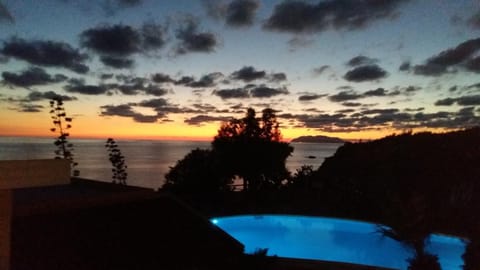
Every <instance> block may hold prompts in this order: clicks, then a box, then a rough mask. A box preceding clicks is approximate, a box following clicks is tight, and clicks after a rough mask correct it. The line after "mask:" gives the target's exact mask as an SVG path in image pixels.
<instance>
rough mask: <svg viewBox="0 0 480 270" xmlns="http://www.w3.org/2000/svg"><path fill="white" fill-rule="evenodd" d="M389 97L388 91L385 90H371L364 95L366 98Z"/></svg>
mask: <svg viewBox="0 0 480 270" xmlns="http://www.w3.org/2000/svg"><path fill="white" fill-rule="evenodd" d="M386 95H387V90H385V89H383V88H377V89H375V90H369V91H366V92H365V93H363V96H365V97H384V96H386Z"/></svg>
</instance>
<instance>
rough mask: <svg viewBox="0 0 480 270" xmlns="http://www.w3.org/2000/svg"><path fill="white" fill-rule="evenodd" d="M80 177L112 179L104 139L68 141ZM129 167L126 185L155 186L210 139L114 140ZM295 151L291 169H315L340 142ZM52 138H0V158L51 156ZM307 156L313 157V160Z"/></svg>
mask: <svg viewBox="0 0 480 270" xmlns="http://www.w3.org/2000/svg"><path fill="white" fill-rule="evenodd" d="M71 141H72V142H73V143H74V146H75V147H74V148H75V149H74V155H75V157H74V158H75V161H76V162H78V167H77V169H79V170H80V176H81V177H85V178H91V179H97V180H102V181H111V177H112V173H111V164H110V161H109V160H108V154H107V151H106V149H105V141H106V140H71ZM116 142H117V144H118V145H119V147H120V150H121V151H122V154H123V155H124V156H125V160H126V164H127V166H128V168H127V172H128V179H127V183H128V184H129V185H134V186H141V187H150V188H158V187H161V186H162V185H163V183H164V179H165V174H166V173H167V172H168V171H169V169H170V167H171V166H174V165H175V164H176V162H177V161H178V160H180V159H182V158H183V157H184V156H185V155H186V154H188V153H189V152H190V151H191V150H193V149H195V148H202V149H208V148H210V142H198V141H147V140H128V141H127V140H116ZM292 146H293V147H294V149H295V150H294V152H293V153H292V156H291V157H289V158H288V159H287V168H288V169H289V170H291V171H292V172H295V170H296V169H298V168H300V167H301V166H302V165H311V166H313V167H314V168H318V166H320V165H321V163H322V162H323V160H324V158H326V157H329V156H331V155H333V154H334V153H335V150H336V149H337V148H338V147H339V146H340V144H313V143H307V144H305V143H293V144H292ZM54 150H55V146H54V145H53V139H48V138H20V137H18V138H16V137H0V160H5V159H7V160H15V159H49V158H53V157H54V155H53V151H54ZM308 156H315V158H314V159H311V158H308Z"/></svg>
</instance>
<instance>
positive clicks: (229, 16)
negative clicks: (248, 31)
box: [202, 0, 260, 28]
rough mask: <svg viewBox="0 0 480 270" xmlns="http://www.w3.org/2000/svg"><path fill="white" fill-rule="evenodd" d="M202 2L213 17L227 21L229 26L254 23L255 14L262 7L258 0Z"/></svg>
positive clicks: (246, 25) (212, 0)
mask: <svg viewBox="0 0 480 270" xmlns="http://www.w3.org/2000/svg"><path fill="white" fill-rule="evenodd" d="M202 3H203V5H204V7H205V9H206V10H207V14H208V15H209V16H210V17H211V18H213V19H215V20H219V21H220V20H221V21H225V24H226V25H227V26H230V27H235V28H238V27H248V26H251V25H253V23H254V21H255V14H256V12H257V10H258V8H259V7H260V1H258V0H233V1H230V2H227V1H221V0H203V1H202Z"/></svg>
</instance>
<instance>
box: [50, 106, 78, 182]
mask: <svg viewBox="0 0 480 270" xmlns="http://www.w3.org/2000/svg"><path fill="white" fill-rule="evenodd" d="M50 115H51V118H52V123H53V128H50V131H51V132H54V133H57V134H58V137H56V139H55V141H54V142H53V143H54V144H55V146H56V147H57V149H56V150H55V151H54V152H55V158H56V159H67V160H69V161H70V166H71V169H72V175H73V176H79V175H80V171H79V170H76V169H75V167H76V166H77V165H78V163H77V162H75V161H74V159H73V156H74V155H73V149H74V148H73V143H70V142H69V141H68V137H69V136H70V133H68V130H69V129H70V128H72V125H71V123H72V118H71V117H67V113H66V112H65V107H64V106H63V101H62V100H61V99H60V98H54V99H52V100H50Z"/></svg>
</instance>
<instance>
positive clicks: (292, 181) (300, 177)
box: [287, 165, 314, 188]
mask: <svg viewBox="0 0 480 270" xmlns="http://www.w3.org/2000/svg"><path fill="white" fill-rule="evenodd" d="M313 173H314V171H313V166H311V165H303V166H302V167H300V169H297V170H296V172H295V173H294V174H293V176H292V177H290V178H289V179H288V184H287V185H288V187H295V188H310V187H311V181H312V179H313Z"/></svg>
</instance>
